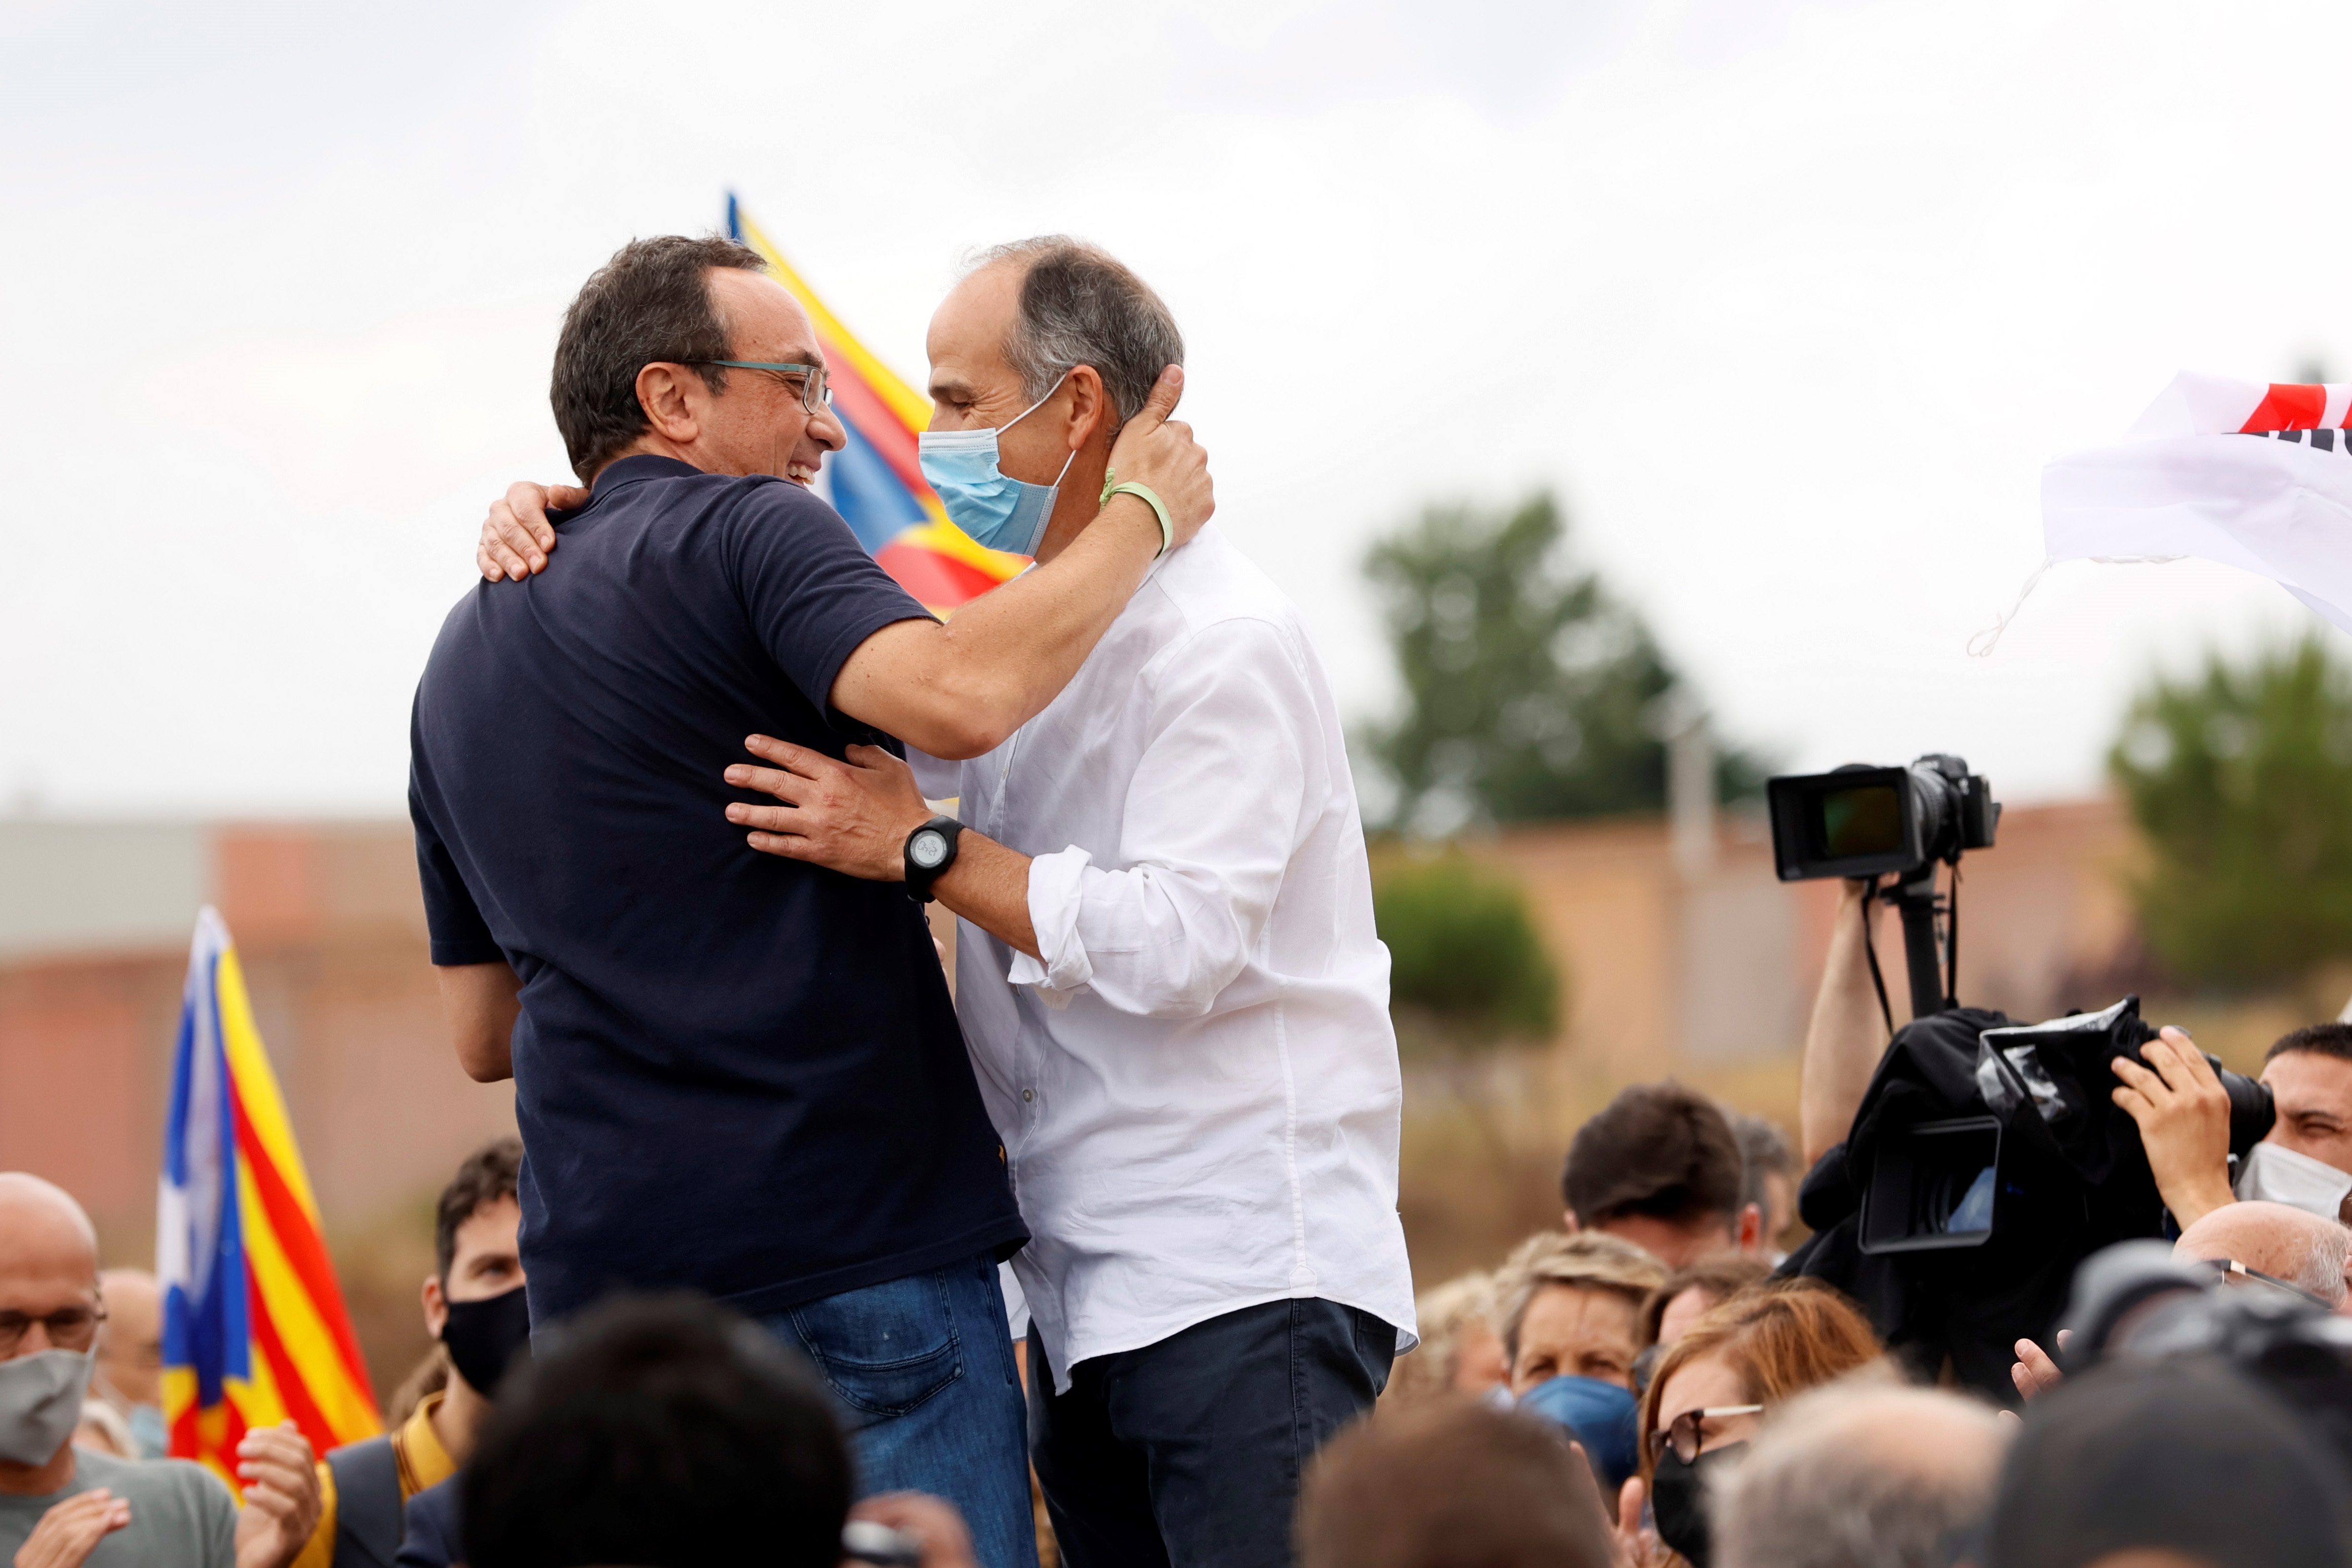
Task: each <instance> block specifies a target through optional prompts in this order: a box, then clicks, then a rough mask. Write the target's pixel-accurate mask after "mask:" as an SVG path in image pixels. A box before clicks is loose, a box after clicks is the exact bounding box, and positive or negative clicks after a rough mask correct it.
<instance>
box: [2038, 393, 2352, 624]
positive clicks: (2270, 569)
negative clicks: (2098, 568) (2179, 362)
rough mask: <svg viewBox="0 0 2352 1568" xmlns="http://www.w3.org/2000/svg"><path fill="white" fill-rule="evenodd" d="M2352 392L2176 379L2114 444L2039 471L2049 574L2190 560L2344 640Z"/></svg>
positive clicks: (2351, 533) (2349, 613) (2350, 540)
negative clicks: (2269, 587) (2275, 599)
mask: <svg viewBox="0 0 2352 1568" xmlns="http://www.w3.org/2000/svg"><path fill="white" fill-rule="evenodd" d="M2347 425H2352V383H2342V382H2330V383H2327V384H2325V385H2294V384H2286V383H2278V382H2269V383H2265V382H2259V381H2233V380H2231V379H2229V378H2227V377H2223V376H2217V375H2199V374H2193V373H2188V372H2184V373H2183V374H2180V375H2178V376H2176V377H2174V378H2173V382H2172V384H2171V385H2169V386H2168V387H2166V388H2165V389H2164V391H2163V393H2162V395H2159V396H2158V398H2157V400H2156V401H2155V402H2154V403H2152V404H2150V405H2148V407H2147V412H2146V413H2144V414H2142V415H2141V416H2139V419H2138V422H2137V423H2136V424H2135V425H2133V426H2132V427H2131V429H2130V430H2129V431H2128V432H2127V433H2126V436H2125V437H2124V439H2123V440H2121V441H2119V442H2117V443H2116V444H2115V445H2113V446H2108V447H2093V448H2092V449H2090V450H2089V451H2084V452H2076V453H2074V454H2072V455H2070V456H2068V457H2064V458H2059V459H2058V460H2057V461H2055V462H2053V463H2052V464H2050V465H2049V466H2048V467H2047V468H2043V469H2042V537H2043V540H2044V541H2045V543H2046V548H2047V551H2048V554H2049V558H2050V560H2052V561H2078V560H2085V559H2088V560H2095V561H2175V560H2179V559H2180V558H2182V557H2183V556H2192V555H2193V556H2196V557H2199V558H2200V559H2202V560H2206V561H2218V562H2220V563H2222V564H2223V565H2225V566H2236V567H2239V568H2241V569H2242V570H2244V571H2248V572H2253V573H2258V574H2261V575H2263V576H2264V577H2268V578H2270V579H2271V580H2272V581H2273V582H2275V583H2277V584H2280V585H2281V586H2282V587H2284V588H2285V589H2286V591H2287V592H2289V593H2290V594H2293V595H2294V596H2295V597H2296V598H2298V599H2301V600H2302V601H2303V602H2304V603H2305V604H2306V605H2310V606H2311V607H2312V608H2313V609H2315V610H2316V611H2318V612H2319V613H2320V614H2321V615H2323V616H2326V617H2327V618H2328V619H2329V620H2331V621H2333V622H2335V623H2336V625H2337V626H2341V627H2342V628H2344V629H2345V630H2346V631H2347V632H2352V443H2347V437H2348V436H2352V429H2347Z"/></svg>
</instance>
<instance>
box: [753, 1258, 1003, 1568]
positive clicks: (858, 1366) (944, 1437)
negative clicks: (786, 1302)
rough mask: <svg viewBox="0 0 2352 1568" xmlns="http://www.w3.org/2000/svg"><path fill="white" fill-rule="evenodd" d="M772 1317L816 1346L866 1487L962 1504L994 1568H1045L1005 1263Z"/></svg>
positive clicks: (916, 1277)
mask: <svg viewBox="0 0 2352 1568" xmlns="http://www.w3.org/2000/svg"><path fill="white" fill-rule="evenodd" d="M761 1324H762V1326H764V1327H765V1328H766V1329H767V1331H769V1332H770V1333H772V1334H773V1335H775V1336H776V1338H777V1339H778V1340H780V1341H782V1342H783V1343H784V1344H785V1345H786V1346H788V1347H790V1348H791V1349H793V1350H796V1351H798V1352H801V1353H802V1354H803V1355H805V1356H806V1357H808V1359H809V1362H810V1363H811V1364H812V1365H814V1367H815V1369H816V1372H817V1374H818V1375H819V1376H820V1377H822V1378H824V1382H825V1385H826V1387H827V1388H829V1389H830V1390H831V1391H832V1393H833V1397H834V1403H835V1409H836V1411H837V1412H838V1413H839V1415H840V1416H841V1422H842V1426H843V1427H844V1428H845V1430H846V1431H847V1432H848V1433H849V1438H850V1445H851V1447H853V1448H854V1449H855V1450H856V1455H857V1475H858V1490H859V1493H860V1495H871V1494H873V1493H876V1492H892V1491H919V1492H929V1493H930V1494H931V1495H932V1496H934V1497H942V1498H945V1499H947V1500H948V1501H950V1502H951V1503H953V1504H955V1506H956V1510H957V1511H958V1512H960V1513H961V1514H962V1515H963V1520H964V1523H965V1524H967V1525H969V1526H970V1527H971V1541H972V1546H973V1549H974V1550H975V1551H976V1552H978V1554H979V1557H980V1562H981V1564H982V1568H1036V1563H1037V1536H1036V1531H1035V1526H1034V1522H1033V1520H1032V1516H1031V1514H1030V1511H1029V1456H1028V1441H1027V1423H1028V1414H1027V1408H1026V1403H1025V1401H1024V1399H1023V1397H1022V1392H1021V1377H1020V1373H1019V1372H1018V1370H1017V1369H1016V1368H1015V1366H1014V1364H1013V1340H1012V1336H1011V1335H1009V1334H1008V1333H1007V1332H1006V1331H1005V1327H1004V1294H1003V1291H1002V1290H1001V1289H999V1288H998V1286H997V1282H996V1260H995V1259H994V1258H989V1257H986V1256H980V1257H975V1258H971V1259H968V1260H967V1261H965V1262H962V1263H956V1264H950V1265H949V1266H948V1267H946V1268H935V1269H932V1270H930V1271H929V1272H928V1273H924V1274H910V1275H908V1276H907V1277H906V1278H905V1279H892V1280H887V1281H886V1282H885V1283H883V1284H880V1285H868V1286H866V1288H865V1289H859V1290H845V1291H843V1292H842V1293H841V1294H840V1295H838V1296H828V1297H826V1298H824V1300H821V1301H809V1302H804V1303H803V1304H802V1305H800V1306H797V1307H793V1308H790V1309H788V1310H784V1311H782V1312H777V1313H774V1314H772V1315H771V1316H768V1317H765V1318H762V1319H761Z"/></svg>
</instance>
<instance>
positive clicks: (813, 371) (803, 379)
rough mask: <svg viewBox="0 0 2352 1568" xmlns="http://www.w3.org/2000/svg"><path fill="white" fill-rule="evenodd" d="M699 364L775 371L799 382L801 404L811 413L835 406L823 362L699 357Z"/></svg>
mask: <svg viewBox="0 0 2352 1568" xmlns="http://www.w3.org/2000/svg"><path fill="white" fill-rule="evenodd" d="M694 363H697V364H723V365H725V366H727V367H728V368H729V369H730V370H765V371H773V372H774V373H775V374H778V375H780V376H782V377H783V378H784V381H785V382H786V384H797V385H798V386H799V387H800V393H801V406H802V407H803V408H805V409H807V410H808V411H809V412H810V413H811V414H821V413H823V412H824V410H825V409H828V408H830V407H832V406H833V388H832V387H831V386H829V385H827V384H826V383H825V377H824V366H823V365H821V364H771V363H768V362H767V361H765V360H756V359H698V360H696V361H695V362H694Z"/></svg>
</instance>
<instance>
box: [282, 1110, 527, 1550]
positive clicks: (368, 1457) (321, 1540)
mask: <svg viewBox="0 0 2352 1568" xmlns="http://www.w3.org/2000/svg"><path fill="white" fill-rule="evenodd" d="M521 1169H522V1145H521V1143H520V1142H519V1141H517V1140H515V1139H513V1138H501V1139H499V1140H497V1141H496V1142H491V1143H488V1144H486V1145H485V1146H484V1147H482V1148H480V1149H478V1150H476V1151H475V1152H474V1153H473V1154H472V1155H470V1156H468V1157H467V1161H466V1163H464V1164H463V1165H461V1166H459V1167H458V1169H457V1176H456V1178H455V1179H454V1180H452V1181H451V1182H450V1184H449V1185H448V1186H447V1187H446V1188H445V1189H443V1191H442V1194H441V1200H440V1204H439V1205H438V1209H437V1212H436V1215H435V1223H434V1238H433V1239H434V1263H435V1269H434V1272H433V1274H432V1275H431V1276H430V1277H429V1278H428V1279H425V1285H424V1290H423V1297H424V1306H425V1330H426V1331H427V1332H429V1333H430V1334H431V1335H432V1336H433V1337H434V1339H436V1341H438V1342H439V1349H438V1351H437V1352H436V1358H435V1360H436V1363H437V1364H433V1365H430V1366H429V1371H430V1373H432V1374H433V1376H434V1377H437V1378H438V1379H440V1380H441V1381H440V1383H439V1386H437V1387H435V1386H432V1380H431V1378H428V1380H427V1390H426V1392H425V1394H424V1396H423V1397H422V1398H420V1399H419V1400H418V1401H417V1403H416V1408H415V1411H414V1412H413V1413H412V1414H410V1415H409V1416H408V1417H407V1419H406V1420H404V1421H403V1422H401V1423H400V1424H399V1425H398V1426H397V1427H396V1428H395V1429H394V1430H393V1431H391V1432H388V1433H386V1434H384V1435H383V1436H380V1437H371V1438H369V1439H368V1440H367V1441H365V1442H363V1443H353V1444H351V1445H349V1446H348V1447H341V1448H338V1449H336V1450H335V1451H334V1452H333V1453H331V1454H330V1455H328V1456H327V1470H328V1475H329V1478H330V1480H331V1485H330V1486H329V1488H328V1489H327V1497H326V1509H325V1512H324V1514H323V1515H322V1517H321V1518H320V1523H319V1529H318V1531H317V1533H316V1534H315V1535H313V1536H312V1538H311V1541H310V1546H309V1547H308V1548H306V1549H305V1551H304V1552H303V1554H302V1556H301V1558H300V1559H299V1561H298V1562H297V1563H295V1564H294V1568H391V1565H392V1563H393V1561H394V1555H395V1554H396V1553H397V1552H399V1550H400V1543H401V1537H402V1530H403V1515H404V1510H405V1508H406V1506H407V1503H408V1500H410V1499H411V1498H413V1497H415V1495H416V1494H417V1493H419V1492H421V1491H424V1490H425V1489H427V1488H430V1487H435V1486H438V1485H439V1484H440V1483H441V1482H443V1481H445V1480H446V1479H449V1478H450V1477H451V1476H453V1475H455V1474H456V1473H457V1470H458V1468H460V1467H462V1466H463V1465H464V1464H465V1463H466V1461H467V1459H468V1458H471V1457H472V1455H473V1452H474V1445H475V1442H476V1439H477V1438H478V1436H480V1434H481V1429H482V1426H483V1424H484V1423H485V1422H487V1421H488V1419H489V1415H490V1409H491V1403H490V1402H491V1400H492V1399H493V1397H495V1395H496V1394H497V1392H498V1387H499V1383H500V1381H501V1380H502V1379H503V1378H504V1377H505V1375H506V1373H507V1371H508V1369H509V1367H510V1366H512V1365H513V1364H515V1363H518V1362H520V1361H522V1360H524V1359H526V1358H527V1357H528V1356H529V1355H530V1309H529V1307H528V1306H527V1305H526V1304H525V1300H524V1295H523V1269H522V1257H521V1253H520V1249H519V1246H518V1240H517V1232H518V1231H519V1229H520V1226H521V1223H522V1210H521V1208H520V1205H518V1203H517V1200H516V1196H515V1188H516V1183H517V1181H518V1179H519V1177H520V1173H521Z"/></svg>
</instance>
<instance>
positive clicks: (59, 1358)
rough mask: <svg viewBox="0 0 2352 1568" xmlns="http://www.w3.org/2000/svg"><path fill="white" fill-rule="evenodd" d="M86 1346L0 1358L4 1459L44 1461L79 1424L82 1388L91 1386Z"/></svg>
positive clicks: (1, 1455) (0, 1448)
mask: <svg viewBox="0 0 2352 1568" xmlns="http://www.w3.org/2000/svg"><path fill="white" fill-rule="evenodd" d="M97 1353H98V1352H97V1350H96V1348H95V1347H93V1348H92V1349H89V1350H86V1351H55V1350H52V1351H35V1352H33V1353H32V1354H31V1355H20V1356H18V1357H17V1358H16V1360H14V1361H0V1459H6V1460H9V1461H11V1462H12V1463H15V1464H19V1465H46V1464H47V1463H48V1462H49V1461H50V1460H51V1459H53V1458H57V1453H58V1449H59V1448H62V1447H65V1446H66V1443H67V1441H68V1439H69V1438H71V1437H72V1436H73V1435H74V1428H75V1427H76V1426H79V1425H80V1424H81V1401H82V1391H83V1390H84V1389H86V1388H88V1387H89V1367H90V1360H91V1358H92V1357H93V1356H95V1355H96V1354H97Z"/></svg>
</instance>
